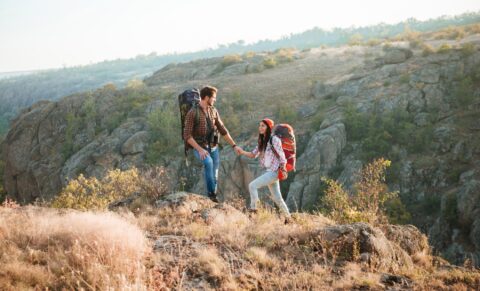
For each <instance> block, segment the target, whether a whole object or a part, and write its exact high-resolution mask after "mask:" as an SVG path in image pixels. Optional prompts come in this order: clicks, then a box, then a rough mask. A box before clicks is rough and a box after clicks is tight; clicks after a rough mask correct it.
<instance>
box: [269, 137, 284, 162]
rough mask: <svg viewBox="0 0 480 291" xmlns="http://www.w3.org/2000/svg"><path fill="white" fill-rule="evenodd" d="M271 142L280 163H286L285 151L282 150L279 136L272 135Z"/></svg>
mask: <svg viewBox="0 0 480 291" xmlns="http://www.w3.org/2000/svg"><path fill="white" fill-rule="evenodd" d="M272 144H273V148H274V149H275V151H276V152H277V154H278V157H279V160H280V164H282V165H285V164H287V159H286V158H285V153H284V152H283V148H282V141H281V140H280V138H279V137H278V136H273V137H272Z"/></svg>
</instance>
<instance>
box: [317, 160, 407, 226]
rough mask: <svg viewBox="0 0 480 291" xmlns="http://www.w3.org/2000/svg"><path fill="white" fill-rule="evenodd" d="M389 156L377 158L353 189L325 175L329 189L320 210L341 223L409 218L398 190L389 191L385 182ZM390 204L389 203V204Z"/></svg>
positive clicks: (365, 169)
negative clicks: (348, 188) (350, 189)
mask: <svg viewBox="0 0 480 291" xmlns="http://www.w3.org/2000/svg"><path fill="white" fill-rule="evenodd" d="M390 165H391V162H390V161H389V160H385V159H383V158H380V159H376V160H374V161H373V162H371V163H370V164H368V165H366V166H365V167H364V168H363V169H362V170H361V172H360V176H359V179H358V182H356V183H355V185H354V187H353V189H354V191H353V193H348V192H347V191H345V190H344V189H343V187H342V186H341V185H340V184H339V183H338V182H336V181H334V180H331V179H326V178H323V179H322V181H323V182H324V183H326V190H325V193H324V195H323V197H322V199H321V207H322V208H321V211H322V212H324V213H325V214H326V215H327V216H329V217H330V218H331V219H333V220H335V221H336V222H338V223H353V222H359V221H363V222H368V223H372V224H381V223H387V222H388V221H389V217H388V213H390V214H391V215H392V221H391V222H400V221H406V220H407V219H410V216H409V214H408V212H407V211H406V210H405V207H404V206H403V204H402V203H401V201H400V200H399V199H398V193H397V192H389V191H388V187H387V185H386V184H385V172H386V169H387V168H388V167H389V166H390ZM387 205H388V206H390V207H387Z"/></svg>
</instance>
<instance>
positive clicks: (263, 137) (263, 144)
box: [258, 120, 272, 152]
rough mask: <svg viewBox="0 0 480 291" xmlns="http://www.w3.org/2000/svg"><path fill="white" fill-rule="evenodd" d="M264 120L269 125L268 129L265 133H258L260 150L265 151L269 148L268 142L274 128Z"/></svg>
mask: <svg viewBox="0 0 480 291" xmlns="http://www.w3.org/2000/svg"><path fill="white" fill-rule="evenodd" d="M262 122H263V124H265V125H266V126H267V130H266V131H265V134H259V135H258V151H259V152H265V150H266V149H267V144H268V142H269V140H270V135H271V134H272V129H271V128H270V126H268V124H267V123H266V122H265V121H263V120H262Z"/></svg>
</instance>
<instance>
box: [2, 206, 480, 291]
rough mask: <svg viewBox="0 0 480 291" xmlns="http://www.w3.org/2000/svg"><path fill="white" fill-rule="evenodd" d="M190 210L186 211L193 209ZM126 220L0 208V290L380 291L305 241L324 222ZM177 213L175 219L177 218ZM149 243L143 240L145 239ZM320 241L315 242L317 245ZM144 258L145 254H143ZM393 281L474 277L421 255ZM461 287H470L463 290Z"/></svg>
mask: <svg viewBox="0 0 480 291" xmlns="http://www.w3.org/2000/svg"><path fill="white" fill-rule="evenodd" d="M192 205H193V204H192ZM196 205H202V206H201V207H200V208H197V209H196V210H192V209H191V210H190V212H189V211H188V207H186V205H177V206H168V207H161V208H153V207H150V206H145V207H143V208H142V209H144V211H143V212H141V213H138V214H135V215H134V214H133V213H132V212H130V211H128V209H124V210H123V211H121V214H114V213H111V212H106V213H91V212H77V211H72V210H68V211H67V210H53V209H45V208H35V207H20V208H17V209H11V208H5V207H0V254H1V255H0V289H2V290H4V289H5V290H16V289H35V288H37V289H42V288H46V287H48V288H50V289H62V288H64V289H81V288H83V289H100V290H104V289H109V288H113V289H122V290H123V289H127V290H128V289H135V290H142V289H146V290H172V289H173V290H180V289H181V290H198V289H203V290H212V289H216V290H258V289H263V290H384V289H385V287H386V286H387V285H386V284H385V283H384V282H382V279H381V277H382V273H379V272H378V271H377V270H375V269H372V268H371V267H369V266H368V265H366V264H364V263H354V262H347V261H345V260H343V259H342V258H341V256H340V255H339V254H338V253H337V252H336V250H337V249H338V248H336V246H334V245H332V246H326V245H325V244H324V245H323V246H322V248H318V242H317V244H315V243H313V242H309V239H308V238H309V237H310V236H311V234H312V233H313V232H315V231H318V229H319V228H323V227H325V226H327V225H331V224H333V222H332V221H331V220H329V219H327V218H325V217H323V216H321V215H313V214H295V215H294V216H293V223H290V224H284V220H283V217H282V216H280V215H278V214H277V212H276V211H274V210H272V209H265V208H261V209H260V210H259V212H258V213H257V214H255V215H253V216H250V217H248V215H247V214H244V213H242V212H241V211H238V210H237V209H235V208H233V207H232V206H231V205H218V204H217V205H215V204H213V203H211V202H210V201H208V200H202V201H200V200H199V201H196ZM181 209H182V211H180V210H181ZM147 238H148V239H150V240H151V243H149V242H148V239H147ZM320 239H321V238H320ZM151 250H153V251H151ZM413 261H414V262H415V267H414V268H410V269H405V270H400V271H398V272H397V273H396V274H395V275H399V276H403V277H404V278H408V279H409V280H412V281H413V282H414V283H413V284H414V289H415V290H431V288H434V289H437V290H475V289H474V288H476V286H477V287H478V286H479V283H480V279H479V278H480V274H479V273H478V272H477V271H474V270H466V269H462V268H453V269H446V268H443V269H442V268H440V267H438V266H436V265H435V264H434V263H432V258H431V257H430V256H429V255H428V254H423V253H419V254H415V255H413ZM468 288H470V289H468Z"/></svg>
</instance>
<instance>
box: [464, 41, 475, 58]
mask: <svg viewBox="0 0 480 291" xmlns="http://www.w3.org/2000/svg"><path fill="white" fill-rule="evenodd" d="M476 50H477V49H476V48H475V45H474V44H473V43H464V44H463V45H462V55H463V56H464V57H468V56H471V55H473V54H474V53H475V52H476Z"/></svg>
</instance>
